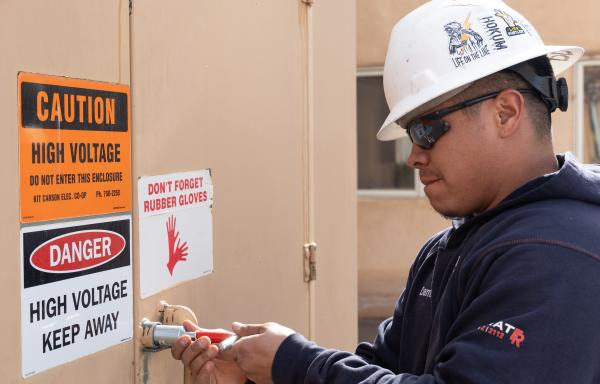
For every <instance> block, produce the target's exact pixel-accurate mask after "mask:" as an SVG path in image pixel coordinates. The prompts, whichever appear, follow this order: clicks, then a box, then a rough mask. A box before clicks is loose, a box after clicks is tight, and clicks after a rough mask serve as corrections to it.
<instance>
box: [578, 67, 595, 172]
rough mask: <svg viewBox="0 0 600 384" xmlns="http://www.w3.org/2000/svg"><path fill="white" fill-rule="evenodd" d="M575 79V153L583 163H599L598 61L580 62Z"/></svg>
mask: <svg viewBox="0 0 600 384" xmlns="http://www.w3.org/2000/svg"><path fill="white" fill-rule="evenodd" d="M575 76H576V79H577V94H578V95H582V97H581V96H580V97H578V98H577V124H576V127H577V129H576V130H575V135H576V137H575V146H576V149H575V152H576V155H577V156H578V157H579V158H580V159H581V160H582V161H583V162H585V163H598V162H600V60H588V61H581V62H579V63H578V64H577V66H576V67H575Z"/></svg>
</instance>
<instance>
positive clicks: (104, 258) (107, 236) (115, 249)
mask: <svg viewBox="0 0 600 384" xmlns="http://www.w3.org/2000/svg"><path fill="white" fill-rule="evenodd" d="M124 249H125V238H124V237H123V236H121V235H120V234H118V233H116V232H112V231H106V230H100V229H92V230H86V231H77V232H72V233H67V234H64V235H61V236H57V237H55V238H53V239H50V240H48V241H46V242H45V243H43V244H41V245H40V246H38V247H37V248H36V249H35V250H34V251H33V253H32V254H31V257H30V258H29V261H30V263H31V265H32V266H33V267H34V268H35V269H38V270H40V271H43V272H50V273H68V272H77V271H83V270H86V269H90V268H94V267H97V266H99V265H102V264H104V263H107V262H109V261H111V260H112V259H114V258H115V257H117V256H119V254H120V253H121V252H123V250H124Z"/></svg>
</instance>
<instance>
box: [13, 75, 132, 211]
mask: <svg viewBox="0 0 600 384" xmlns="http://www.w3.org/2000/svg"><path fill="white" fill-rule="evenodd" d="M18 107H19V143H20V144H19V166H20V212H21V222H23V223H30V222H38V221H46V220H57V219H63V218H73V217H82V216H90V215H98V214H106V213H115V212H127V211H130V210H131V202H130V201H131V177H130V172H131V171H130V170H131V156H130V151H131V131H130V129H129V120H130V118H129V87H127V86H125V85H120V84H110V83H102V82H94V81H87V80H78V79H70V78H64V77H56V76H46V75H38V74H32V73H19V76H18Z"/></svg>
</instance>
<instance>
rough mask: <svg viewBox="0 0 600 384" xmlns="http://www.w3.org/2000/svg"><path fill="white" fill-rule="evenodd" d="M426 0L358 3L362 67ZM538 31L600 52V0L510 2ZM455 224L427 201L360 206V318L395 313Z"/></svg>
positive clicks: (566, 136) (559, 142)
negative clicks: (438, 238)
mask: <svg viewBox="0 0 600 384" xmlns="http://www.w3.org/2000/svg"><path fill="white" fill-rule="evenodd" d="M423 3H425V1H422V0H404V1H398V0H358V1H357V24H358V25H357V67H358V68H365V67H382V66H383V63H384V61H385V54H386V50H387V43H388V37H389V34H390V32H391V29H392V27H393V25H394V23H395V22H396V21H397V20H398V19H400V18H401V17H402V16H403V15H405V14H407V13H408V12H409V11H410V10H412V9H414V8H416V7H418V6H419V5H421V4H423ZM507 3H508V4H509V5H511V6H513V7H515V8H516V9H517V10H518V11H519V12H520V13H521V14H523V15H524V16H525V17H527V19H528V20H529V21H530V22H531V23H532V24H533V25H534V26H535V27H536V29H537V30H538V32H539V33H540V35H541V36H542V38H543V39H544V41H545V42H546V43H547V44H553V45H554V44H556V45H561V44H564V45H579V46H582V47H584V48H585V49H586V55H587V56H592V55H597V54H598V53H600V24H599V23H598V15H600V2H598V1H592V0H576V1H570V2H569V3H568V6H566V4H567V3H566V2H565V1H560V0H526V1H518V2H517V1H515V0H510V1H507ZM564 76H565V77H566V78H567V81H568V82H569V85H570V93H571V95H570V105H571V107H570V108H569V110H568V111H567V112H565V113H562V112H557V113H555V114H554V115H553V132H554V144H555V150H556V151H557V152H565V151H573V150H574V140H573V137H574V133H573V125H574V124H573V123H574V108H573V105H574V104H575V102H574V100H575V97H576V93H575V88H574V82H573V71H572V70H569V71H568V72H567V73H565V74H564ZM447 225H449V223H448V222H447V221H446V220H444V219H442V218H441V217H439V216H438V215H437V214H436V213H435V212H434V211H433V210H432V209H431V207H430V206H429V204H428V202H427V200H426V199H374V198H371V199H365V198H359V202H358V257H359V259H358V268H359V316H379V317H383V316H385V315H386V313H391V310H392V309H393V305H394V301H395V300H396V298H397V295H398V294H399V293H400V292H401V290H402V288H403V284H404V281H405V279H406V276H407V274H408V268H409V267H410V264H411V262H412V260H413V259H414V256H415V254H416V252H417V251H418V249H419V248H420V247H421V245H422V244H423V242H424V241H425V240H426V239H427V238H429V237H430V236H431V235H432V234H434V233H435V232H436V231H438V230H439V229H441V228H443V227H444V226H447Z"/></svg>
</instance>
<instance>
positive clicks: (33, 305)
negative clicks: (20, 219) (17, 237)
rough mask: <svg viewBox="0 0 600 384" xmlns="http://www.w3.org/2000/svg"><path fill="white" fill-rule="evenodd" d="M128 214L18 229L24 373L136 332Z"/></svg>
mask: <svg viewBox="0 0 600 384" xmlns="http://www.w3.org/2000/svg"><path fill="white" fill-rule="evenodd" d="M130 233H131V218H130V216H117V217H113V218H105V219H93V220H91V219H90V220H82V221H77V222H73V223H70V224H68V225H65V224H60V223H57V224H48V225H40V226H31V227H24V228H22V229H21V260H22V279H21V280H22V291H21V342H22V375H23V377H29V376H31V375H33V374H36V373H39V372H41V371H43V370H46V369H48V368H52V367H55V366H57V365H60V364H63V363H65V362H68V361H71V360H73V359H76V358H79V357H82V356H85V355H88V354H91V353H94V352H97V351H99V350H102V349H105V348H108V347H110V346H112V345H115V344H119V343H122V342H125V341H128V340H130V339H131V337H132V329H133V307H132V305H133V304H132V289H133V287H132V280H131V252H130V249H131V245H130Z"/></svg>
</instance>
